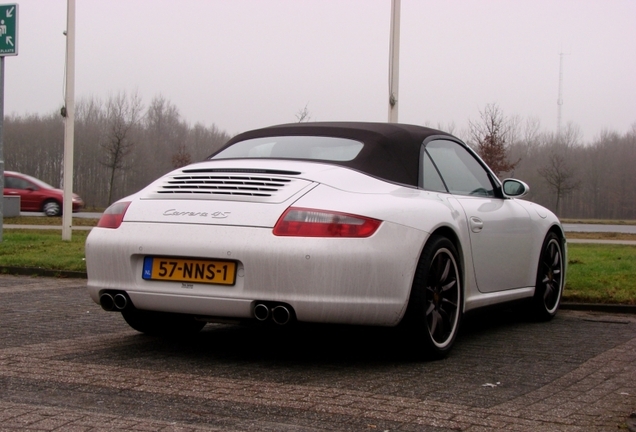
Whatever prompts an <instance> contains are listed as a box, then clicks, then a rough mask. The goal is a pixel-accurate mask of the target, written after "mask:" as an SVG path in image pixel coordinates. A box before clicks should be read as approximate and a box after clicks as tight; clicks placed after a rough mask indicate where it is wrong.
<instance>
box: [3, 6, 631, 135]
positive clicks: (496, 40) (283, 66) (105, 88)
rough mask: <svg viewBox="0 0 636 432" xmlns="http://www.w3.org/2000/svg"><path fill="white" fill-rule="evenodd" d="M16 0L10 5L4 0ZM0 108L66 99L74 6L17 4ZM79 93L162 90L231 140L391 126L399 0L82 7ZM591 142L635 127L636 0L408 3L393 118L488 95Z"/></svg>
mask: <svg viewBox="0 0 636 432" xmlns="http://www.w3.org/2000/svg"><path fill="white" fill-rule="evenodd" d="M6 3H10V2H6ZM16 3H18V5H19V37H18V43H19V55H18V56H15V57H5V72H6V73H5V75H6V76H5V106H4V108H5V113H6V114H19V115H24V114H29V113H38V114H49V113H51V112H52V111H57V110H59V108H60V107H61V106H62V105H63V103H64V89H63V84H64V64H65V49H66V41H65V37H64V35H63V31H64V30H65V29H66V5H67V1H66V0H18V1H17V2H16ZM76 9H77V14H76V22H77V30H76V35H77V36H76V97H77V99H81V98H83V97H84V98H85V97H89V96H96V97H99V98H102V99H105V98H107V97H108V96H109V95H114V94H116V93H118V92H122V91H126V92H128V93H130V92H134V91H137V92H138V93H139V95H140V96H141V97H142V98H143V100H144V102H145V104H146V105H147V104H148V103H149V102H150V101H151V99H152V98H153V97H155V96H157V95H160V94H161V95H163V96H164V97H165V98H166V99H167V100H169V101H170V102H172V103H173V104H174V105H176V106H177V108H178V109H179V111H180V113H181V116H182V119H184V120H186V121H187V122H189V123H191V124H194V123H196V122H200V123H203V124H205V125H206V126H210V125H212V124H215V125H216V126H217V127H219V128H220V129H222V130H225V131H227V132H228V133H230V134H235V133H238V132H242V131H245V130H248V129H253V128H257V127H262V126H268V125H272V124H278V123H288V122H293V121H296V115H297V114H298V112H299V111H300V110H302V109H303V108H304V107H305V106H307V109H308V111H309V114H310V116H311V120H312V121H328V120H359V121H387V118H388V114H387V110H388V69H389V56H388V54H389V28H390V12H391V1H390V0H337V1H336V0H333V1H331V0H293V1H292V0H231V1H230V0H170V1H168V0H77V6H76ZM560 53H566V54H567V55H566V56H565V57H564V62H563V65H564V67H563V107H562V118H563V124H565V123H567V122H573V123H575V124H576V125H578V126H579V127H580V128H581V131H582V133H583V135H584V139H585V140H586V141H590V140H592V139H593V138H594V137H596V136H597V135H598V134H599V132H601V130H603V129H610V130H614V131H617V132H619V133H625V132H627V131H628V130H629V129H631V125H632V124H634V123H635V122H636V1H635V0H463V1H454V0H449V1H439V0H402V23H401V48H400V89H399V121H400V122H402V123H413V124H420V125H423V124H427V125H431V126H437V125H438V124H442V125H445V126H446V125H448V124H450V123H454V124H455V125H456V130H455V132H456V133H458V130H460V129H462V128H466V126H467V124H468V121H469V120H476V119H477V118H478V116H479V110H481V109H483V108H484V106H485V105H486V104H489V103H497V104H498V105H499V107H500V108H501V110H502V111H503V112H504V114H506V115H508V116H512V115H518V116H520V117H521V118H523V119H526V118H530V117H536V118H538V119H540V121H541V126H542V129H543V130H545V131H556V126H557V99H558V89H559V58H560V57H559V54H560Z"/></svg>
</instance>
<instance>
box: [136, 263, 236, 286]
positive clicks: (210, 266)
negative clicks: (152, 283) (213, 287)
mask: <svg viewBox="0 0 636 432" xmlns="http://www.w3.org/2000/svg"><path fill="white" fill-rule="evenodd" d="M142 278H144V279H146V280H163V281H174V282H196V283H207V284H221V285H234V283H235V282H236V263H235V262H234V261H224V260H203V259H184V258H171V257H151V256H147V257H145V258H144V269H143V273H142Z"/></svg>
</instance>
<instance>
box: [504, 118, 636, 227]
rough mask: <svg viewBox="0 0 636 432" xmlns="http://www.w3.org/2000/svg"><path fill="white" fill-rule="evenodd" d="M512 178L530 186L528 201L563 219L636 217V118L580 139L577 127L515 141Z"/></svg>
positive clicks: (512, 155) (631, 218)
mask: <svg viewBox="0 0 636 432" xmlns="http://www.w3.org/2000/svg"><path fill="white" fill-rule="evenodd" d="M509 158H510V160H513V161H515V160H519V163H518V164H517V166H516V167H515V169H514V172H513V173H511V174H514V177H516V178H518V179H520V180H523V181H525V182H527V183H528V184H529V185H530V189H531V194H530V197H529V198H530V200H531V201H534V202H536V203H538V204H541V205H543V206H546V207H548V208H550V209H551V210H552V211H554V212H555V213H557V214H558V215H559V216H560V217H563V218H584V219H613V220H618V219H623V220H636V185H635V183H636V172H635V170H636V123H634V124H633V125H632V128H631V130H629V131H627V132H625V133H624V134H620V133H617V132H611V131H603V132H601V133H600V134H599V136H598V137H597V138H595V139H594V140H593V141H592V142H591V143H582V142H581V140H580V134H579V133H578V130H577V128H576V127H573V126H572V125H568V127H567V128H566V130H565V132H563V133H562V134H561V136H558V135H556V134H549V133H542V134H537V135H535V136H530V137H526V138H525V139H519V140H517V141H515V142H513V143H512V144H511V146H510V149H509Z"/></svg>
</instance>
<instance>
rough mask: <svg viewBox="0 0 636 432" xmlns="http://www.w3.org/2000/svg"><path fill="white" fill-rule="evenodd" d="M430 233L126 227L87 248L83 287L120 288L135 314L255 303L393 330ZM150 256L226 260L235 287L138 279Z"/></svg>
mask: <svg viewBox="0 0 636 432" xmlns="http://www.w3.org/2000/svg"><path fill="white" fill-rule="evenodd" d="M426 236H427V235H426V233H424V232H421V231H417V230H414V229H411V228H406V227H404V226H402V225H397V224H390V223H386V222H385V223H383V224H382V226H381V227H380V228H379V229H378V231H377V232H376V233H375V234H374V235H373V236H372V237H370V238H364V239H343V238H296V237H276V236H274V235H273V234H272V232H271V229H270V228H249V227H227V226H209V225H195V224H188V225H186V224H146V223H124V224H122V226H121V227H120V228H118V229H116V230H111V229H104V228H94V229H93V230H92V231H91V233H90V235H89V237H88V239H87V242H86V260H87V272H88V290H89V293H90V295H91V297H92V298H93V300H94V301H95V302H99V294H100V292H101V291H103V290H106V289H110V290H123V291H126V292H127V293H128V295H129V297H130V299H131V301H132V302H133V304H134V305H135V307H137V308H139V309H147V310H157V311H165V312H178V313H189V314H194V315H202V316H214V317H227V318H241V319H242V318H251V317H252V313H253V312H252V309H253V304H254V302H256V301H272V302H284V303H287V304H289V305H291V306H292V307H293V309H294V311H295V314H296V318H297V319H298V320H299V321H306V322H324V323H347V324H365V325H385V326H391V325H395V324H397V323H398V322H399V321H400V320H401V317H402V315H403V313H404V311H405V309H406V304H407V302H408V297H409V293H410V288H411V284H412V280H413V274H414V272H415V267H416V265H417V259H418V257H419V254H420V251H421V247H422V245H423V244H424V242H425V240H426ZM147 255H161V256H174V257H192V258H214V259H231V260H234V261H236V262H237V263H238V265H237V278H236V283H235V285H234V286H225V285H210V284H202V283H180V282H164V281H148V280H144V279H142V277H141V276H142V268H143V259H144V257H145V256H147Z"/></svg>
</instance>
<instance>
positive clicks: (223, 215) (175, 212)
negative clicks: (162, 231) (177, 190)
mask: <svg viewBox="0 0 636 432" xmlns="http://www.w3.org/2000/svg"><path fill="white" fill-rule="evenodd" d="M230 213H231V212H227V211H215V212H193V211H181V210H177V209H170V210H166V211H165V212H163V215H164V216H187V217H203V218H212V219H225V218H226V217H228V216H229V215H230Z"/></svg>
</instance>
